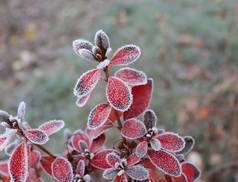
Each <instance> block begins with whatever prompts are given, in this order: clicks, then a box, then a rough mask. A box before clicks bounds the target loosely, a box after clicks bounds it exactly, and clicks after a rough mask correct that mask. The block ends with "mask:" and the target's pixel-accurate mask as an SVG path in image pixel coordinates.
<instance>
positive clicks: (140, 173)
mask: <svg viewBox="0 0 238 182" xmlns="http://www.w3.org/2000/svg"><path fill="white" fill-rule="evenodd" d="M126 174H127V175H128V176H130V177H131V178H132V179H134V180H139V181H141V180H146V179H148V178H149V172H148V170H147V169H145V168H144V167H143V166H141V165H135V166H129V167H128V168H127V169H126Z"/></svg>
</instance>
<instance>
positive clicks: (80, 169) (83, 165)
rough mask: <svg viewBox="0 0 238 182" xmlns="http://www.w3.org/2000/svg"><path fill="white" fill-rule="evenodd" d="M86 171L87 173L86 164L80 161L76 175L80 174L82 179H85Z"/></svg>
mask: <svg viewBox="0 0 238 182" xmlns="http://www.w3.org/2000/svg"><path fill="white" fill-rule="evenodd" d="M84 171H85V163H84V161H83V160H80V161H79V162H78V164H77V168H76V173H77V174H79V175H80V176H81V178H83V176H84Z"/></svg>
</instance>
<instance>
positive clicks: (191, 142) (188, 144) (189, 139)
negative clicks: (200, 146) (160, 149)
mask: <svg viewBox="0 0 238 182" xmlns="http://www.w3.org/2000/svg"><path fill="white" fill-rule="evenodd" d="M183 139H184V141H185V146H184V148H183V150H181V151H179V152H176V154H183V155H186V154H188V153H189V152H190V151H191V150H192V149H193V146H194V144H195V140H194V138H193V137H191V136H185V137H183Z"/></svg>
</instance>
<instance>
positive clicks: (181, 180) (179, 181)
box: [171, 174, 188, 182]
mask: <svg viewBox="0 0 238 182" xmlns="http://www.w3.org/2000/svg"><path fill="white" fill-rule="evenodd" d="M171 178H172V182H188V180H187V178H186V176H184V174H182V175H181V176H179V177H171Z"/></svg>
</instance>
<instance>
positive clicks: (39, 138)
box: [25, 129, 49, 145]
mask: <svg viewBox="0 0 238 182" xmlns="http://www.w3.org/2000/svg"><path fill="white" fill-rule="evenodd" d="M25 136H26V137H27V139H29V140H30V141H31V142H32V143H35V144H40V145H42V144H45V143H46V142H47V141H48V140H49V138H48V136H47V135H46V133H45V132H44V131H42V130H39V129H32V130H27V131H25Z"/></svg>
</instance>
